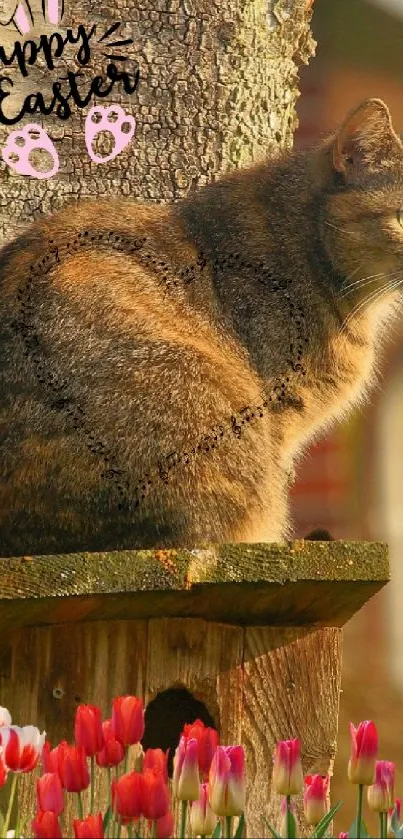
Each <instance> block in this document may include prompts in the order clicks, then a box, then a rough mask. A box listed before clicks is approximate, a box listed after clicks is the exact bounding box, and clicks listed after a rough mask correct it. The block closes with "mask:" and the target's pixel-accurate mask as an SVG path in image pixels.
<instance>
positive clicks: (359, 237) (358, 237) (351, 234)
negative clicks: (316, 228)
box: [324, 219, 361, 241]
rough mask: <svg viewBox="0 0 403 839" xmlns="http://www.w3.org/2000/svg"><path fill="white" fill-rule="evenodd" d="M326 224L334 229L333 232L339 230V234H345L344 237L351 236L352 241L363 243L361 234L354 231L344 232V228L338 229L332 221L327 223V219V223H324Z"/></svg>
mask: <svg viewBox="0 0 403 839" xmlns="http://www.w3.org/2000/svg"><path fill="white" fill-rule="evenodd" d="M324 223H325V224H326V225H327V226H328V227H333V230H337V231H338V232H339V233H343V234H344V236H351V237H352V239H357V240H359V241H361V236H360V234H359V233H356V232H355V231H354V230H343V228H342V227H337V225H335V224H332V223H331V222H330V221H327V220H326V219H325V222H324Z"/></svg>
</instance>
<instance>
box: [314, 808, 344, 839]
mask: <svg viewBox="0 0 403 839" xmlns="http://www.w3.org/2000/svg"><path fill="white" fill-rule="evenodd" d="M342 804H343V802H342V801H338V803H337V804H334V805H333V807H331V808H330V810H329V812H328V813H326V815H325V816H323V819H322V820H321V821H320V822H319V824H317V825H316V827H315V830H314V832H313V833H312V839H322V837H323V836H324V835H325V833H326V830H327V828H328V827H329V824H330V822H331V821H332V818H333V816H334V814H335V813H337V811H338V810H339V809H340V807H341V805H342Z"/></svg>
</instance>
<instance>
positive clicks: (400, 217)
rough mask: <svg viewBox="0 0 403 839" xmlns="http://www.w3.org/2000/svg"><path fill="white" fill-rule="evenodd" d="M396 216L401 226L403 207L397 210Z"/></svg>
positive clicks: (402, 223) (402, 225)
mask: <svg viewBox="0 0 403 839" xmlns="http://www.w3.org/2000/svg"><path fill="white" fill-rule="evenodd" d="M396 218H397V221H398V223H399V224H400V225H401V227H403V208H402V209H400V210H398V211H397V213H396Z"/></svg>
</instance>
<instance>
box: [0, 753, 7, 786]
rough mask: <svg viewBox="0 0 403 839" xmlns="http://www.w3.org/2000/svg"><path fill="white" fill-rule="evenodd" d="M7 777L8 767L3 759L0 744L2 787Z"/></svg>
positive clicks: (0, 778)
mask: <svg viewBox="0 0 403 839" xmlns="http://www.w3.org/2000/svg"><path fill="white" fill-rule="evenodd" d="M7 777H8V768H7V766H6V764H5V763H4V760H3V749H2V747H1V746H0V787H4V784H6V783H7Z"/></svg>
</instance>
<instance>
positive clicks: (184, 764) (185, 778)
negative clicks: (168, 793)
mask: <svg viewBox="0 0 403 839" xmlns="http://www.w3.org/2000/svg"><path fill="white" fill-rule="evenodd" d="M172 794H173V796H174V797H175V798H178V799H179V800H180V801H197V799H198V798H199V795H200V780H199V745H198V742H197V740H194V739H192V740H187V741H186V740H185V738H184V737H181V738H180V740H179V746H178V747H177V749H176V751H175V755H174V766H173V776H172Z"/></svg>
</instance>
